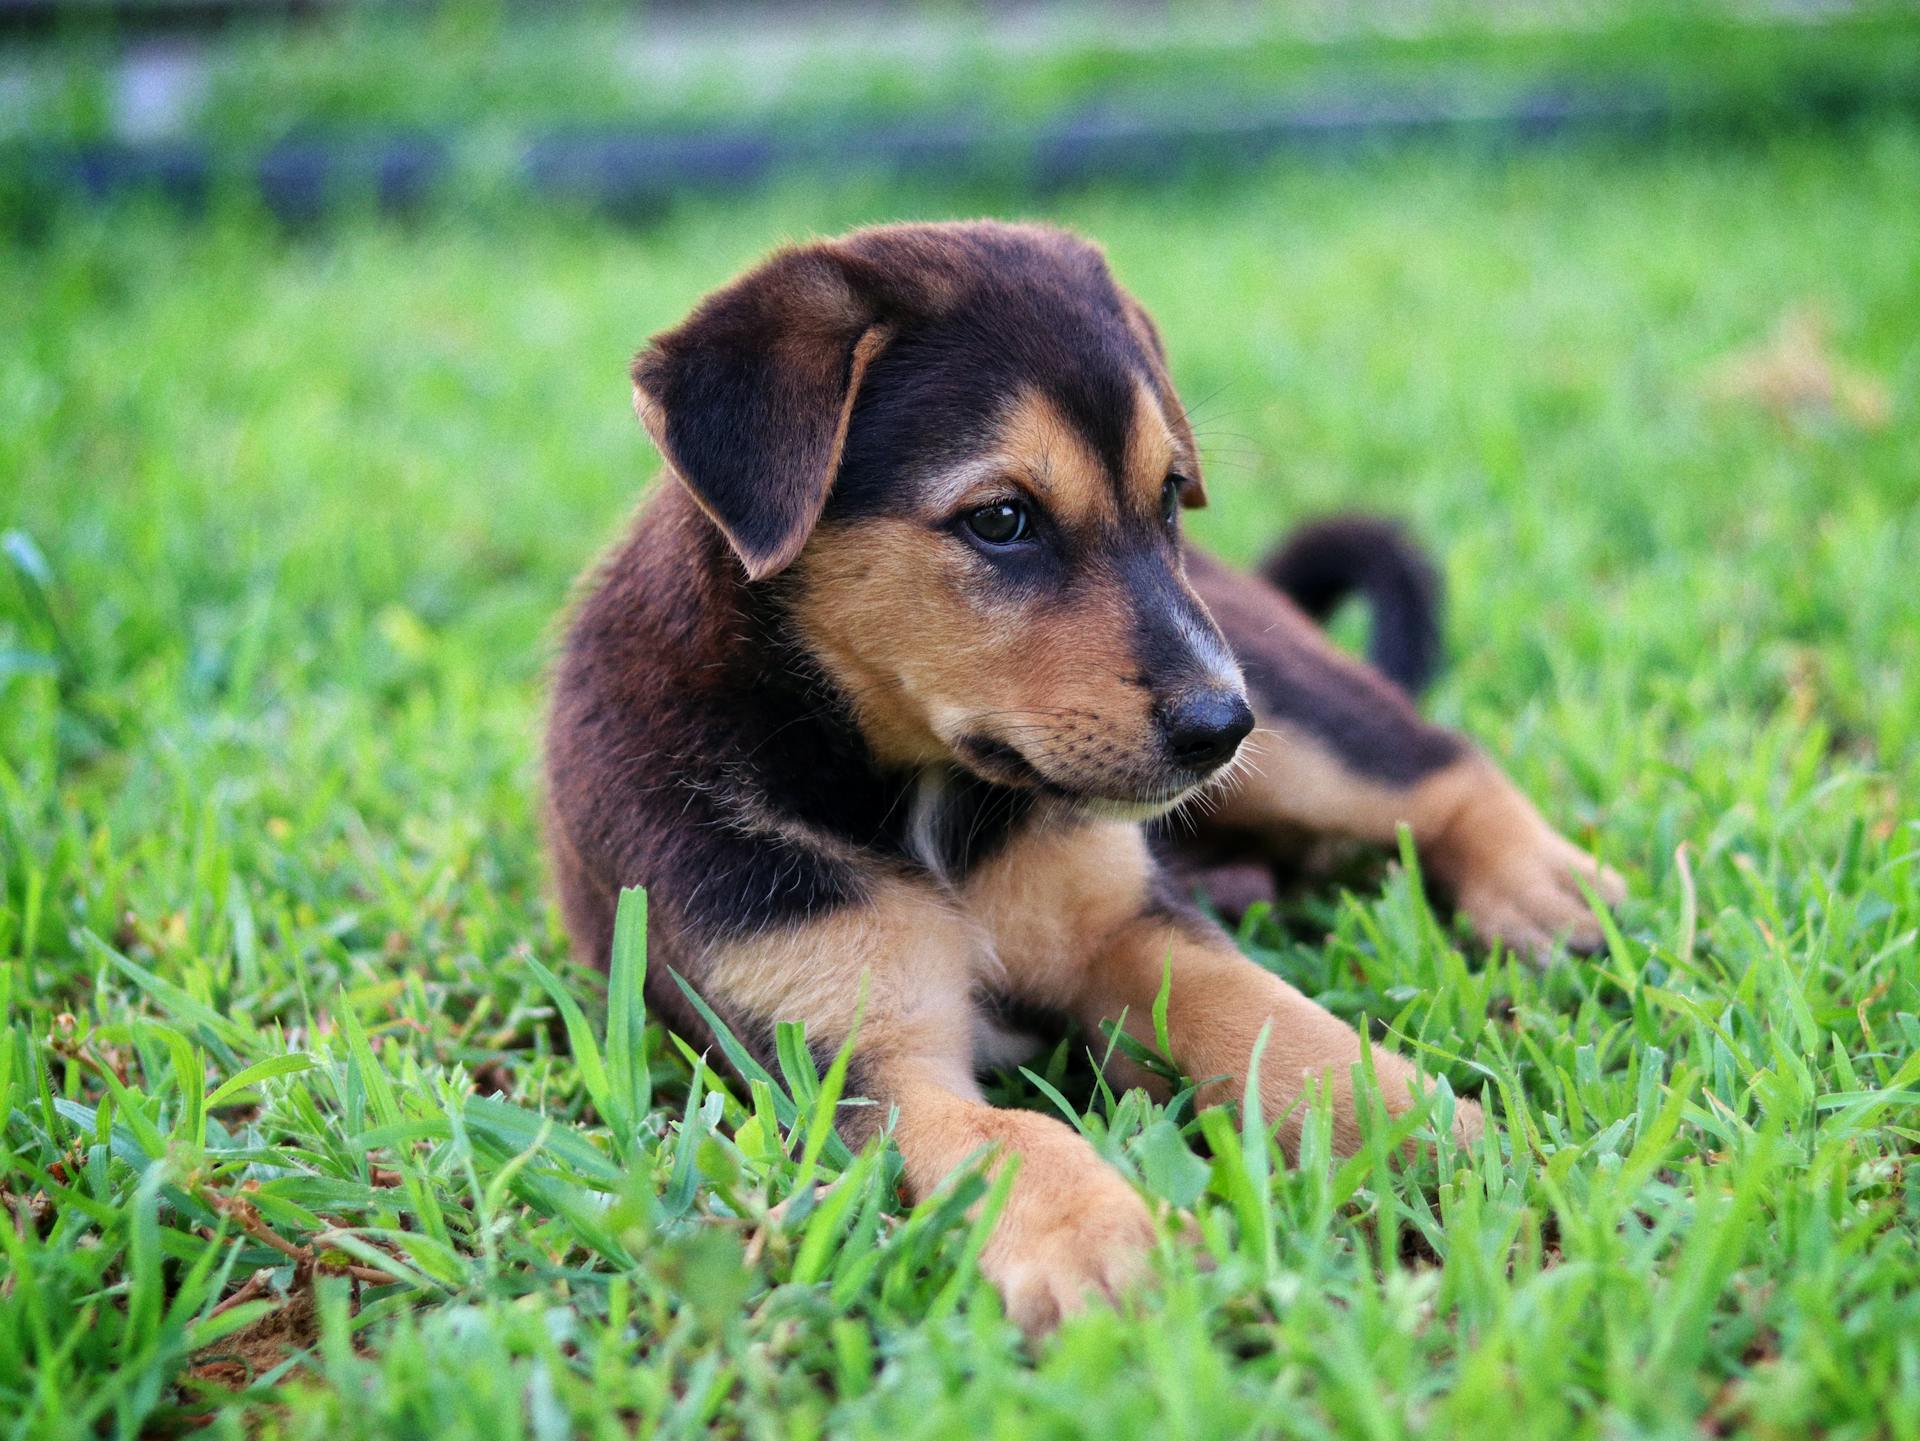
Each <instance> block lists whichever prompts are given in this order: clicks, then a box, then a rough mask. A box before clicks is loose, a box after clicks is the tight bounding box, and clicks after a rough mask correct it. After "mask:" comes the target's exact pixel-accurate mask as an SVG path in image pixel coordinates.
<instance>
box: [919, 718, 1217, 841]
mask: <svg viewBox="0 0 1920 1441" xmlns="http://www.w3.org/2000/svg"><path fill="white" fill-rule="evenodd" d="M954 752H955V755H956V757H957V759H958V760H959V761H960V763H961V764H962V765H964V766H965V767H966V768H967V769H968V770H970V771H972V772H973V773H974V774H975V775H977V776H979V777H980V778H981V779H982V780H987V781H991V782H993V783H994V784H996V785H1004V786H1012V787H1014V788H1016V789H1019V790H1030V791H1035V792H1037V793H1039V794H1040V795H1043V796H1045V797H1047V798H1048V799H1049V800H1051V801H1053V802H1054V803H1055V804H1056V805H1058V806H1060V807H1062V808H1064V809H1067V810H1071V811H1074V812H1076V813H1078V814H1081V815H1085V816H1089V817H1092V818H1094V819H1097V820H1110V821H1150V820H1154V819H1157V818H1158V817H1160V816H1163V815H1165V814H1166V813H1167V812H1168V811H1170V810H1172V809H1174V807H1176V806H1178V805H1179V804H1180V803H1181V802H1182V801H1184V800H1186V799H1188V798H1189V797H1190V796H1192V795H1193V793H1194V792H1195V791H1197V790H1199V789H1200V788H1201V787H1202V786H1204V785H1205V784H1206V783H1207V781H1208V780H1209V779H1211V777H1210V776H1197V777H1192V778H1190V779H1189V778H1186V777H1181V778H1172V777H1169V778H1168V780H1167V781H1166V782H1164V783H1163V784H1160V785H1156V786H1154V787H1152V788H1151V789H1147V790H1143V791H1141V792H1139V793H1136V794H1133V795H1114V794H1112V793H1111V792H1109V791H1106V790H1103V789H1101V788H1100V787H1098V786H1097V785H1086V784H1081V783H1078V782H1076V781H1074V780H1072V779H1070V778H1066V777H1062V776H1058V775H1054V774H1050V773H1049V772H1047V771H1044V770H1042V769H1041V768H1040V767H1039V766H1038V765H1036V764H1035V763H1034V762H1033V761H1031V760H1029V759H1027V757H1026V756H1025V755H1024V754H1022V753H1021V752H1020V751H1019V750H1018V749H1017V748H1016V747H1014V746H1012V745H1009V744H1007V743H1006V742H1005V741H1001V740H992V739H988V738H985V737H981V736H966V737H963V738H962V739H961V741H960V742H959V744H957V745H956V746H955V747H954Z"/></svg>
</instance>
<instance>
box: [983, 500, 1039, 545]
mask: <svg viewBox="0 0 1920 1441" xmlns="http://www.w3.org/2000/svg"><path fill="white" fill-rule="evenodd" d="M1032 525H1033V522H1032V518H1031V517H1030V516H1029V515H1028V513H1027V508H1026V506H1024V505H1022V504H1021V503H1020V502H1019V501H1017V500H996V501H995V502H994V503H993V504H992V505H983V506H981V507H980V508H979V509H977V510H970V511H968V512H967V529H968V530H970V531H972V532H973V533H974V534H975V535H976V536H978V537H979V538H980V539H981V540H984V541H985V542H986V543H987V544H988V545H1012V544H1013V543H1014V542H1015V541H1017V540H1025V539H1026V538H1027V535H1028V533H1029V532H1030V531H1031V530H1032Z"/></svg>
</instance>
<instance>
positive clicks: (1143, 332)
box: [1115, 286, 1207, 510]
mask: <svg viewBox="0 0 1920 1441" xmlns="http://www.w3.org/2000/svg"><path fill="white" fill-rule="evenodd" d="M1115 289H1119V287H1117V286H1116V287H1115ZM1120 309H1121V310H1122V312H1124V313H1125V315H1126V317H1127V328H1128V329H1129V330H1131V331H1132V332H1133V334H1134V338H1135V339H1136V340H1138V341H1139V342H1140V343H1141V345H1143V346H1144V347H1145V348H1146V352H1147V356H1148V358H1149V359H1150V360H1151V361H1152V362H1153V384H1154V388H1155V389H1157V390H1158V391H1159V392H1160V407H1161V409H1162V410H1164V411H1165V412H1166V414H1167V424H1169V425H1171V426H1172V427H1173V428H1174V431H1175V433H1176V434H1178V435H1179V437H1180V439H1181V441H1182V442H1184V443H1185V445H1186V447H1187V453H1188V454H1189V455H1195V456H1197V455H1199V454H1200V447H1199V446H1198V445H1196V444H1195V443H1194V439H1193V427H1192V426H1191V425H1189V424H1188V423H1187V408H1186V407H1185V406H1184V405H1182V404H1181V403H1180V396H1179V393H1178V392H1177V391H1175V390H1174V388H1173V375H1172V374H1171V372H1169V370H1168V369H1167V347H1166V346H1165V345H1163V344H1162V343H1161V341H1160V327H1159V326H1157V325H1155V324H1154V323H1153V317H1152V316H1151V315H1148V314H1147V308H1146V306H1144V305H1142V304H1141V303H1140V302H1139V301H1137V300H1135V299H1134V298H1133V297H1132V296H1131V295H1129V294H1127V292H1126V291H1124V290H1121V291H1120ZM1189 479H1190V480H1191V481H1192V482H1193V483H1192V484H1191V485H1183V486H1181V487H1180V504H1181V505H1183V506H1185V507H1186V508H1187V509H1188V510H1198V509H1199V508H1200V507H1201V506H1203V505H1205V504H1206V503H1207V490H1206V487H1205V486H1203V485H1202V484H1201V483H1200V477H1199V476H1197V475H1195V476H1191V477H1189Z"/></svg>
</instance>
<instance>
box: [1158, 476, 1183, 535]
mask: <svg viewBox="0 0 1920 1441" xmlns="http://www.w3.org/2000/svg"><path fill="white" fill-rule="evenodd" d="M1180 485H1181V478H1180V477H1179V476H1177V475H1170V476H1168V477H1167V483H1166V484H1165V485H1163V486H1161V487H1160V519H1162V520H1164V521H1165V522H1166V523H1167V524H1168V525H1172V524H1173V520H1174V517H1175V516H1177V515H1179V514H1180Z"/></svg>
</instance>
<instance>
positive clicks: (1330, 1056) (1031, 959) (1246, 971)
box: [970, 821, 1482, 1152]
mask: <svg viewBox="0 0 1920 1441" xmlns="http://www.w3.org/2000/svg"><path fill="white" fill-rule="evenodd" d="M1164 892H1165V881H1164V878H1163V877H1162V876H1160V874H1159V873H1158V870H1157V867H1156V865H1155V863H1154V860H1153V857H1152V856H1151V855H1150V854H1149V853H1148V850H1147V845H1146V841H1145V839H1144V837H1143V836H1142V835H1141V834H1140V829H1139V827H1137V826H1133V825H1127V824H1124V823H1121V822H1114V821H1089V822H1087V823H1085V824H1083V825H1080V826H1078V827H1072V828H1063V829H1060V830H1057V831H1055V832H1052V833H1050V834H1043V835H1038V836H1035V837H1032V838H1030V839H1028V840H1026V841H1023V842H1022V843H1021V844H1019V845H1016V846H1012V847H1009V848H1008V850H1007V852H1006V853H1005V854H1004V855H1003V856H1001V857H999V858H998V859H997V860H996V861H994V862H993V864H991V865H989V866H987V867H984V868H983V869H982V870H981V872H980V873H979V874H978V875H977V876H976V877H975V879H974V881H973V882H972V890H971V893H970V894H971V898H972V900H973V902H974V905H975V908H976V910H977V912H978V914H979V915H980V917H981V918H982V920H983V922H984V923H985V924H986V925H987V926H989V927H990V928H991V930H992V932H993V934H994V936H995V937H996V938H997V939H998V941H999V944H1000V947H1001V954H1002V956H1003V958H1004V960H1005V963H1006V979H1007V984H1008V985H1009V986H1010V988H1011V989H1012V991H1013V993H1014V994H1015V995H1017V996H1019V997H1020V998H1022V999H1023V1000H1026V1001H1029V1002H1031V1003H1033V1004H1036V1005H1040V1006H1045V1007H1048V1008H1051V1009H1056V1010H1060V1011H1064V1012H1067V1013H1068V1014H1070V1015H1072V1016H1073V1017H1074V1018H1075V1019H1076V1020H1078V1021H1079V1022H1080V1023H1081V1025H1082V1026H1083V1027H1084V1028H1086V1029H1087V1030H1088V1031H1089V1032H1090V1033H1092V1034H1094V1035H1096V1036H1097V1035H1098V1034H1099V1027H1100V1025H1101V1024H1102V1023H1103V1022H1119V1021H1121V1020H1122V1018H1123V1017H1124V1020H1125V1024H1126V1027H1127V1030H1128V1031H1129V1032H1130V1033H1131V1034H1132V1035H1134V1036H1135V1037H1136V1038H1137V1039H1139V1040H1140V1041H1141V1042H1143V1043H1144V1044H1146V1045H1149V1046H1151V1045H1152V1044H1153V1043H1154V1040H1155V1037H1154V1023H1153V1011H1154V1003H1155V1000H1156V999H1157V997H1158V996H1159V993H1160V987H1161V984H1162V981H1163V979H1166V978H1167V977H1168V974H1169V970H1170V972H1171V979H1170V986H1169V990H1168V996H1167V1032H1168V1037H1167V1038H1168V1041H1169V1042H1170V1043H1171V1045H1172V1048H1173V1055H1172V1057H1171V1059H1172V1060H1173V1061H1174V1062H1175V1063H1176V1064H1177V1065H1178V1066H1179V1067H1180V1069H1181V1070H1183V1071H1184V1072H1185V1073H1186V1074H1187V1075H1189V1076H1191V1077H1193V1078H1194V1079H1195V1080H1201V1081H1207V1082H1209V1083H1210V1084H1209V1085H1207V1087H1206V1088H1205V1089H1204V1090H1203V1091H1202V1093H1201V1096H1200V1100H1201V1103H1202V1104H1219V1103H1221V1102H1225V1101H1232V1100H1238V1099H1239V1098H1240V1096H1241V1095H1242V1094H1243V1093H1244V1088H1245V1084H1246V1077H1247V1074H1248V1072H1249V1071H1250V1070H1251V1068H1252V1061H1253V1052H1254V1047H1255V1043H1256V1042H1257V1041H1258V1039H1259V1036H1260V1032H1261V1030H1262V1029H1263V1028H1265V1029H1266V1030H1267V1040H1266V1044H1265V1047H1264V1050H1263V1051H1262V1056H1261V1062H1260V1099H1261V1104H1262V1107H1263V1109H1264V1110H1265V1113H1266V1115H1267V1116H1268V1118H1269V1119H1270V1120H1275V1121H1280V1122H1281V1127H1282V1129H1281V1138H1282V1140H1283V1141H1284V1143H1285V1144H1286V1146H1287V1148H1288V1150H1289V1151H1290V1152H1291V1151H1292V1150H1293V1149H1294V1148H1295V1147H1296V1146H1297V1144H1298V1141H1299V1135H1300V1122H1301V1118H1302V1108H1301V1106H1300V1101H1301V1097H1302V1093H1303V1092H1304V1091H1305V1089H1306V1088H1307V1087H1308V1086H1309V1085H1311V1084H1314V1083H1316V1082H1318V1083H1321V1084H1324V1085H1325V1086H1326V1087H1327V1088H1328V1090H1329V1092H1330V1093H1331V1098H1332V1106H1333V1123H1334V1143H1335V1144H1336V1146H1338V1147H1339V1148H1340V1149H1341V1150H1342V1151H1351V1150H1353V1149H1354V1148H1355V1147H1356V1146H1358V1145H1359V1142H1360V1124H1359V1117H1360V1113H1361V1111H1362V1110H1363V1109H1365V1106H1364V1103H1363V1098H1359V1097H1356V1095H1355V1093H1354V1067H1355V1066H1356V1065H1358V1064H1359V1062H1360V1060H1361V1047H1360V1037H1359V1035H1358V1034H1356V1033H1355V1031H1354V1030H1353V1028H1352V1027H1351V1026H1349V1025H1347V1024H1346V1022H1344V1021H1342V1020H1340V1019H1339V1018H1338V1017H1337V1016H1335V1015H1333V1014H1332V1013H1331V1012H1329V1011H1326V1010H1324V1009H1322V1008H1321V1007H1320V1006H1318V1005H1315V1004H1314V1003H1313V1002H1312V1001H1310V1000H1308V999H1307V998H1306V997H1305V996H1303V995H1301V994H1300V992H1298V991H1297V990H1295V989H1294V988H1293V987H1292V986H1290V985H1288V984H1287V983H1286V982H1285V981H1283V980H1281V979H1280V978H1279V977H1278V976H1275V975H1273V974H1272V973H1271V972H1269V971H1266V970H1263V969H1262V968H1261V967H1259V966H1257V965H1255V964H1254V963H1253V962H1252V961H1250V960H1248V959H1247V958H1246V957H1245V956H1243V955H1242V954H1241V953H1240V952H1239V950H1237V949H1236V948H1235V946H1234V944H1233V942H1232V941H1231V940H1230V939H1229V938H1228V937H1227V935H1226V934H1225V933H1224V932H1223V931H1221V930H1220V928H1219V927H1218V926H1215V925H1213V924H1212V923H1211V922H1209V921H1207V920H1206V919H1205V918H1203V917H1201V916H1199V915H1196V914H1194V913H1193V912H1192V911H1191V910H1189V909H1187V908H1185V907H1184V906H1182V905H1180V904H1178V903H1174V902H1170V901H1168V900H1167V899H1166V898H1165V894H1164ZM1373 1073H1374V1078H1375V1081H1376V1084H1377V1085H1378V1087H1379V1093H1380V1099H1381V1101H1382V1102H1383V1103H1384V1104H1385V1106H1386V1109H1387V1110H1388V1112H1390V1113H1392V1114H1396V1115H1398V1114H1401V1113H1404V1112H1405V1111H1406V1110H1408V1109H1409V1108H1410V1107H1412V1106H1414V1105H1416V1104H1418V1102H1419V1100H1420V1097H1421V1096H1422V1095H1423V1094H1424V1087H1423V1086H1422V1085H1421V1082H1420V1078H1419V1075H1418V1073H1417V1072H1416V1071H1415V1069H1414V1067H1413V1066H1412V1065H1411V1064H1410V1063H1409V1062H1408V1061H1406V1060H1405V1059H1404V1058H1402V1057H1400V1056H1397V1055H1394V1054H1393V1053H1392V1052H1391V1051H1388V1050H1386V1049H1384V1048H1381V1047H1375V1048H1374V1051H1373ZM1216 1078H1222V1079H1216ZM1122 1079H1123V1080H1124V1081H1125V1082H1126V1083H1128V1084H1134V1083H1138V1082H1144V1081H1145V1080H1146V1077H1145V1076H1143V1075H1137V1074H1134V1073H1133V1072H1132V1070H1131V1068H1127V1071H1126V1074H1124V1075H1123V1077H1122ZM1282 1118H1284V1119H1282ZM1481 1128H1482V1120H1481V1115H1480V1108H1479V1107H1478V1106H1476V1105H1474V1104H1473V1103H1472V1102H1471V1101H1466V1100H1462V1101H1460V1102H1459V1103H1458V1105H1457V1106H1456V1108H1455V1112H1454V1131H1455V1134H1456V1135H1457V1136H1459V1137H1460V1138H1461V1139H1462V1140H1471V1139H1472V1138H1473V1137H1475V1136H1478V1135H1479V1134H1480V1131H1481Z"/></svg>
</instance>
